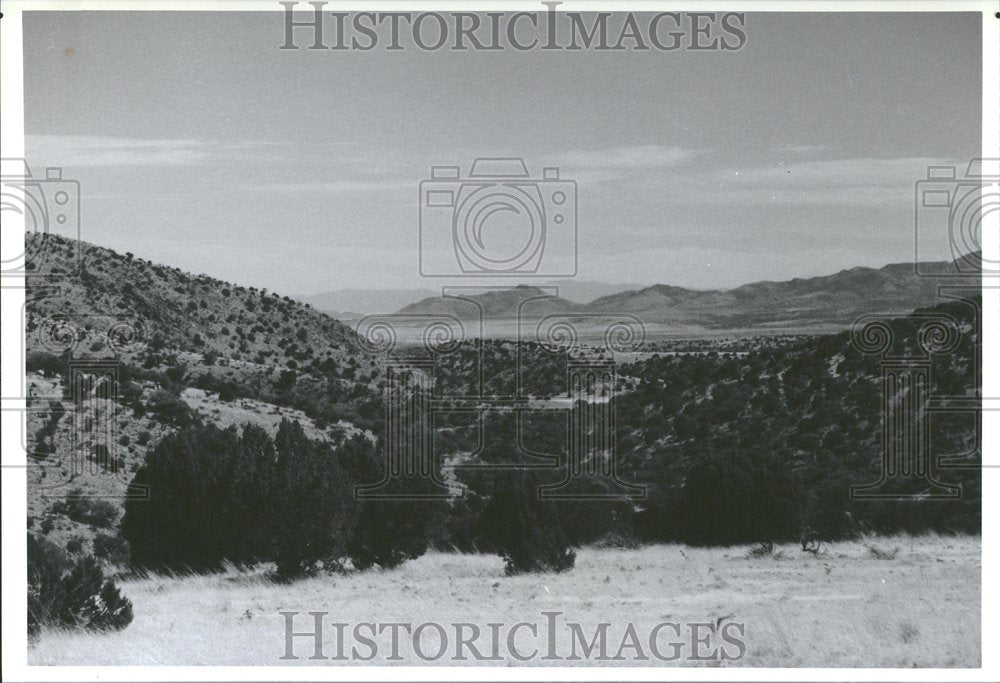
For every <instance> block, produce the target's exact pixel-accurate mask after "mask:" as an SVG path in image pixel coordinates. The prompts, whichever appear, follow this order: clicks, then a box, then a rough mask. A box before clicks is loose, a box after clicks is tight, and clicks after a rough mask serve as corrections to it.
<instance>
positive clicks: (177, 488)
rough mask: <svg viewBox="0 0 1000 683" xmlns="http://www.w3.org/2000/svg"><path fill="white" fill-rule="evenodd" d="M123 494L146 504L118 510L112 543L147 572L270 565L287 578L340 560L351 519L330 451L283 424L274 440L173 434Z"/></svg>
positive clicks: (257, 434)
mask: <svg viewBox="0 0 1000 683" xmlns="http://www.w3.org/2000/svg"><path fill="white" fill-rule="evenodd" d="M132 485H133V486H146V487H148V489H149V493H150V495H149V498H148V499H146V500H128V501H126V503H125V517H124V519H123V520H122V536H123V538H124V539H125V540H126V541H128V543H129V546H130V548H131V552H132V560H133V561H134V562H135V563H136V564H138V565H140V566H144V567H149V568H153V569H161V568H169V569H184V568H190V569H195V570H214V569H217V568H219V567H220V566H221V565H222V563H223V561H224V560H229V561H231V562H234V563H237V564H245V563H254V562H257V561H260V560H274V561H275V563H276V564H277V569H278V574H279V576H281V577H282V578H290V577H293V576H296V575H299V574H302V573H305V572H308V571H309V570H310V569H312V568H313V567H314V566H315V565H316V563H317V561H319V560H329V559H331V558H334V559H336V558H339V557H342V556H343V554H344V552H345V551H344V545H345V542H346V539H347V537H348V535H349V533H350V530H351V528H352V526H353V523H354V518H355V517H354V515H355V507H356V505H355V502H354V499H353V496H352V495H351V488H350V481H349V480H348V478H347V476H346V475H345V474H344V472H343V471H342V470H341V467H340V465H339V464H338V459H337V457H335V454H334V453H333V452H332V449H331V447H330V446H329V445H327V444H321V443H314V442H312V441H310V440H309V439H307V438H306V436H305V433H304V431H303V430H302V427H301V425H299V424H298V423H297V422H288V421H287V420H284V421H282V423H281V425H280V426H279V428H278V434H277V436H276V438H275V439H274V440H272V439H271V438H270V436H269V435H268V434H267V432H265V431H264V430H263V429H262V428H260V427H257V426H255V425H246V426H245V427H244V428H243V433H242V434H237V432H236V429H235V428H234V427H231V428H229V429H227V430H221V429H219V428H217V427H214V426H207V427H192V428H188V429H182V430H180V431H178V432H176V433H174V434H171V435H168V436H167V437H165V438H164V439H163V440H162V441H161V442H160V443H159V444H157V446H156V447H155V448H154V449H153V450H152V451H151V452H150V453H149V455H148V457H147V458H146V462H145V464H144V465H143V466H142V467H141V468H139V470H138V472H136V475H135V478H134V479H133V482H132Z"/></svg>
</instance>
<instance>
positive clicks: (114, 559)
mask: <svg viewBox="0 0 1000 683" xmlns="http://www.w3.org/2000/svg"><path fill="white" fill-rule="evenodd" d="M94 555H95V556H96V557H98V558H99V559H102V560H107V561H108V562H110V563H112V564H119V565H125V564H128V563H129V560H130V559H131V553H130V550H129V545H128V541H126V540H125V539H124V538H122V537H121V536H119V535H117V534H114V535H112V534H97V536H95V537H94Z"/></svg>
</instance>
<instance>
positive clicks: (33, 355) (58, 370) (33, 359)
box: [25, 351, 68, 377]
mask: <svg viewBox="0 0 1000 683" xmlns="http://www.w3.org/2000/svg"><path fill="white" fill-rule="evenodd" d="M67 366H68V364H67V361H66V359H64V358H60V357H59V356H57V355H55V354H52V353H49V352H47V351H29V352H28V355H27V357H26V358H25V369H26V370H27V371H28V372H40V373H42V374H43V375H46V376H48V377H56V376H58V375H61V374H63V373H65V372H66V369H67Z"/></svg>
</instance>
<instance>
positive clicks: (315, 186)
mask: <svg viewBox="0 0 1000 683" xmlns="http://www.w3.org/2000/svg"><path fill="white" fill-rule="evenodd" d="M412 187H415V185H414V183H413V182H412V181H410V180H406V181H403V180H399V181H392V180H386V181H378V180H335V181H330V182H301V183H265V184H263V185H254V186H252V187H251V188H248V189H252V190H254V191H258V192H277V193H284V192H306V193H317V194H322V193H326V194H341V193H345V192H383V191H386V190H398V189H400V188H412Z"/></svg>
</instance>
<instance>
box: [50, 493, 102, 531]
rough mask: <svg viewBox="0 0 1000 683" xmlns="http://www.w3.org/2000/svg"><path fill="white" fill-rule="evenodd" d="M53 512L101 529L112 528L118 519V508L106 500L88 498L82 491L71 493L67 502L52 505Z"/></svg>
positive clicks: (62, 501)
mask: <svg viewBox="0 0 1000 683" xmlns="http://www.w3.org/2000/svg"><path fill="white" fill-rule="evenodd" d="M52 511H53V512H55V513H57V514H61V515H66V516H67V517H69V518H70V519H72V520H73V521H74V522H79V523H80V524H87V525H89V526H93V527H97V528H100V529H108V528H110V527H111V526H112V525H113V524H114V523H115V520H116V519H117V518H118V508H117V507H115V506H114V505H113V504H111V503H109V502H107V501H105V500H94V499H92V498H86V497H85V496H84V493H83V490H82V489H73V490H72V491H70V492H69V495H68V496H67V497H66V499H65V500H60V501H57V502H56V503H54V504H53V505H52Z"/></svg>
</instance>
